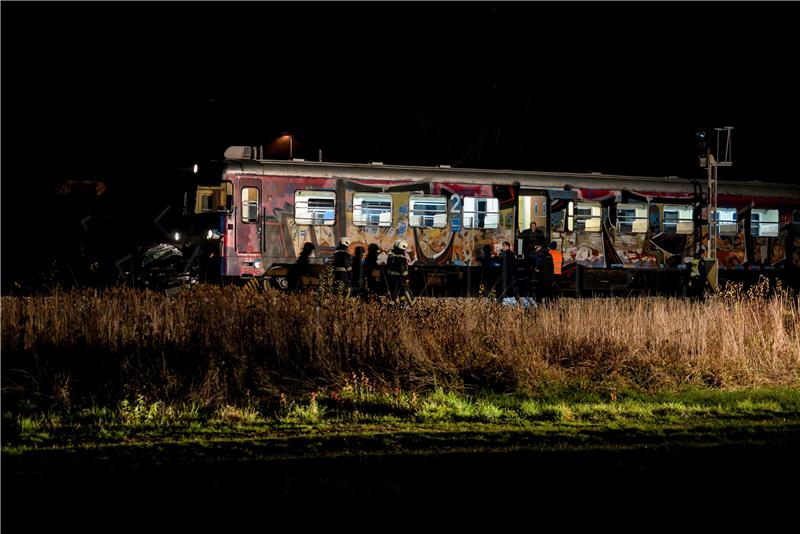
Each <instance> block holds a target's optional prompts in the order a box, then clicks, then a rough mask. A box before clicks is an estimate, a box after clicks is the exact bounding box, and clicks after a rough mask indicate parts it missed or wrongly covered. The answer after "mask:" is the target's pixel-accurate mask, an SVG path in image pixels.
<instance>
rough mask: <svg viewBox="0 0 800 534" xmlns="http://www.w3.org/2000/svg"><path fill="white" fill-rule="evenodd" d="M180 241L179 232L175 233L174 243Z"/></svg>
mask: <svg viewBox="0 0 800 534" xmlns="http://www.w3.org/2000/svg"><path fill="white" fill-rule="evenodd" d="M180 240H181V234H180V232H175V241H180Z"/></svg>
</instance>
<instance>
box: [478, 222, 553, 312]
mask: <svg viewBox="0 0 800 534" xmlns="http://www.w3.org/2000/svg"><path fill="white" fill-rule="evenodd" d="M522 243H523V245H522V250H523V259H522V261H523V265H522V267H524V269H523V272H524V273H525V275H526V277H527V279H528V288H529V289H532V290H533V292H534V295H535V297H536V300H537V301H539V302H541V301H543V300H547V299H550V298H552V297H553V283H554V281H555V275H556V274H561V263H562V256H561V253H560V252H559V251H558V250H556V243H555V241H554V242H552V243H550V245H549V248H546V247H545V237H544V232H542V230H541V229H539V228H537V224H536V223H535V222H532V223H531V225H530V228H528V229H526V230H525V231H523V232H522ZM479 260H480V262H481V266H482V267H483V280H482V281H483V285H484V288H486V291H487V292H490V291H491V290H492V289H494V291H495V294H496V295H497V298H498V300H501V299H503V298H506V297H511V296H513V297H514V298H515V299H517V300H519V298H520V293H521V292H520V287H519V285H520V284H519V280H518V274H519V271H520V270H519V267H520V265H519V263H518V260H517V255H516V254H515V253H514V251H513V249H512V248H511V243H509V242H508V241H504V242H503V244H502V249H501V251H500V253H499V254H498V255H495V251H494V248H493V247H492V245H488V244H487V245H484V246H483V255H482V256H481V257H480V259H479Z"/></svg>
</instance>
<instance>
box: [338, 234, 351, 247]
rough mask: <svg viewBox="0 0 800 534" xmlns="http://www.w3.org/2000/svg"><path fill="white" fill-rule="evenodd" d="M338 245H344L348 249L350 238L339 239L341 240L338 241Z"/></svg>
mask: <svg viewBox="0 0 800 534" xmlns="http://www.w3.org/2000/svg"><path fill="white" fill-rule="evenodd" d="M339 244H340V245H344V246H346V247H349V246H350V238H349V237H347V236H345V237H343V238H341V239H340V240H339Z"/></svg>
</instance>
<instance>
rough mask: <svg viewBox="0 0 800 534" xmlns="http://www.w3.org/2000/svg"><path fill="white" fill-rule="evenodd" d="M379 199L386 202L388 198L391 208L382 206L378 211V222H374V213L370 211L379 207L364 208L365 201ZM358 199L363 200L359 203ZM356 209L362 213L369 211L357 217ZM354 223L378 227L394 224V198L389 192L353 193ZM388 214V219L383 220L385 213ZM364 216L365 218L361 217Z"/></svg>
mask: <svg viewBox="0 0 800 534" xmlns="http://www.w3.org/2000/svg"><path fill="white" fill-rule="evenodd" d="M370 199H373V200H378V201H381V202H385V201H386V200H388V201H389V209H388V210H386V209H385V208H382V209H381V211H380V212H379V213H378V222H374V221H373V220H372V217H373V216H374V215H373V214H371V213H369V212H370V211H371V210H376V211H377V209H378V208H374V207H367V209H366V210H365V209H364V207H363V206H364V201H365V200H370ZM357 200H361V202H359V203H357V202H356V201H357ZM356 210H358V212H360V213H364V212H365V211H366V212H367V213H366V214H364V215H362V216H359V218H356ZM352 211H353V225H354V226H370V227H376V228H388V227H390V226H392V223H393V222H394V198H392V195H391V194H389V193H353V210H352ZM387 214H388V216H389V217H388V221H387V220H383V219H385V217H384V215H387ZM361 217H363V219H362V218H361Z"/></svg>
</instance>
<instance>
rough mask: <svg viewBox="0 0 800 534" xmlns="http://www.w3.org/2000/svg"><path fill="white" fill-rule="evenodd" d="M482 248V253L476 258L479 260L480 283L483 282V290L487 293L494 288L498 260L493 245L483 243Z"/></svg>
mask: <svg viewBox="0 0 800 534" xmlns="http://www.w3.org/2000/svg"><path fill="white" fill-rule="evenodd" d="M482 250H483V255H482V256H481V257H480V258H478V261H480V262H481V284H483V290H484V291H485V292H486V294H487V295H488V294H489V293H491V292H492V290H493V289H496V288H495V286H496V285H497V280H498V278H499V276H498V271H499V270H500V261H499V259H498V258H497V256H495V254H494V247H493V246H492V245H491V244H489V243H487V244H485V245H483V249H482Z"/></svg>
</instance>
